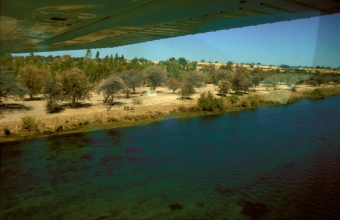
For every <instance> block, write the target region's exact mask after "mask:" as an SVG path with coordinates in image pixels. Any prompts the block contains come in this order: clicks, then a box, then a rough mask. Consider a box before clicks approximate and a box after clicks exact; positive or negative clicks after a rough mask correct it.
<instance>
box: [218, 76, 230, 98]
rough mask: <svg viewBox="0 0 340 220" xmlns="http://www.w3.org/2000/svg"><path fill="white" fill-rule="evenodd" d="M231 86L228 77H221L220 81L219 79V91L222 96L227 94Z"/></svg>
mask: <svg viewBox="0 0 340 220" xmlns="http://www.w3.org/2000/svg"><path fill="white" fill-rule="evenodd" d="M231 87H232V84H231V83H230V82H229V80H227V79H221V80H220V81H218V93H219V94H220V95H221V96H225V95H227V94H228V92H229V89H231Z"/></svg>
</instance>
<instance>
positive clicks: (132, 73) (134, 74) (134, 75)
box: [122, 69, 143, 98]
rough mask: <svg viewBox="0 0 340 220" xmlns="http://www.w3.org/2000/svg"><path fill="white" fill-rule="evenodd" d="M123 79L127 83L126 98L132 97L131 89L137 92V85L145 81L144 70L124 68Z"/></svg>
mask: <svg viewBox="0 0 340 220" xmlns="http://www.w3.org/2000/svg"><path fill="white" fill-rule="evenodd" d="M122 79H123V81H124V84H125V88H124V92H125V93H126V98H129V97H130V92H131V90H132V91H133V93H135V92H136V87H139V85H140V84H141V82H142V81H143V75H142V72H141V71H139V70H135V69H130V70H124V71H123V72H122Z"/></svg>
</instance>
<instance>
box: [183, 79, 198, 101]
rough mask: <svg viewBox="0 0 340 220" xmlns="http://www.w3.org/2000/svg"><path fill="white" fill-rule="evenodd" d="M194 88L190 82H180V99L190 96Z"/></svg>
mask: <svg viewBox="0 0 340 220" xmlns="http://www.w3.org/2000/svg"><path fill="white" fill-rule="evenodd" d="M195 92H196V91H195V88H194V86H193V85H192V84H191V83H188V82H186V83H184V84H182V89H181V90H180V91H179V95H180V96H181V99H184V98H188V99H189V98H190V97H191V95H193V94H194V93H195Z"/></svg>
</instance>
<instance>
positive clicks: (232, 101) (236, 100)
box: [228, 95, 239, 104]
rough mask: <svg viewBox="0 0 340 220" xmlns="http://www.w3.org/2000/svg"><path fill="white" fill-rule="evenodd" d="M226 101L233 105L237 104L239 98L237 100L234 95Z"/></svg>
mask: <svg viewBox="0 0 340 220" xmlns="http://www.w3.org/2000/svg"><path fill="white" fill-rule="evenodd" d="M228 99H229V101H230V102H231V103H232V104H235V103H237V102H238V101H239V98H238V96H236V95H232V96H230V97H229V98H228Z"/></svg>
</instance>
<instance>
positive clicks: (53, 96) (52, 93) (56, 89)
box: [43, 76, 62, 113]
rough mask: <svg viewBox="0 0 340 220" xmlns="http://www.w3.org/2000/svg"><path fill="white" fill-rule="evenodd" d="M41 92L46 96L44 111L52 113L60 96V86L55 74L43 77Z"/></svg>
mask: <svg viewBox="0 0 340 220" xmlns="http://www.w3.org/2000/svg"><path fill="white" fill-rule="evenodd" d="M43 93H44V94H45V97H46V106H45V107H46V111H47V112H48V113H53V112H55V111H56V110H57V106H58V103H59V101H60V100H61V99H62V97H61V86H60V82H59V81H58V79H57V77H56V76H49V77H47V78H46V79H45V83H44V86H43Z"/></svg>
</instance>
